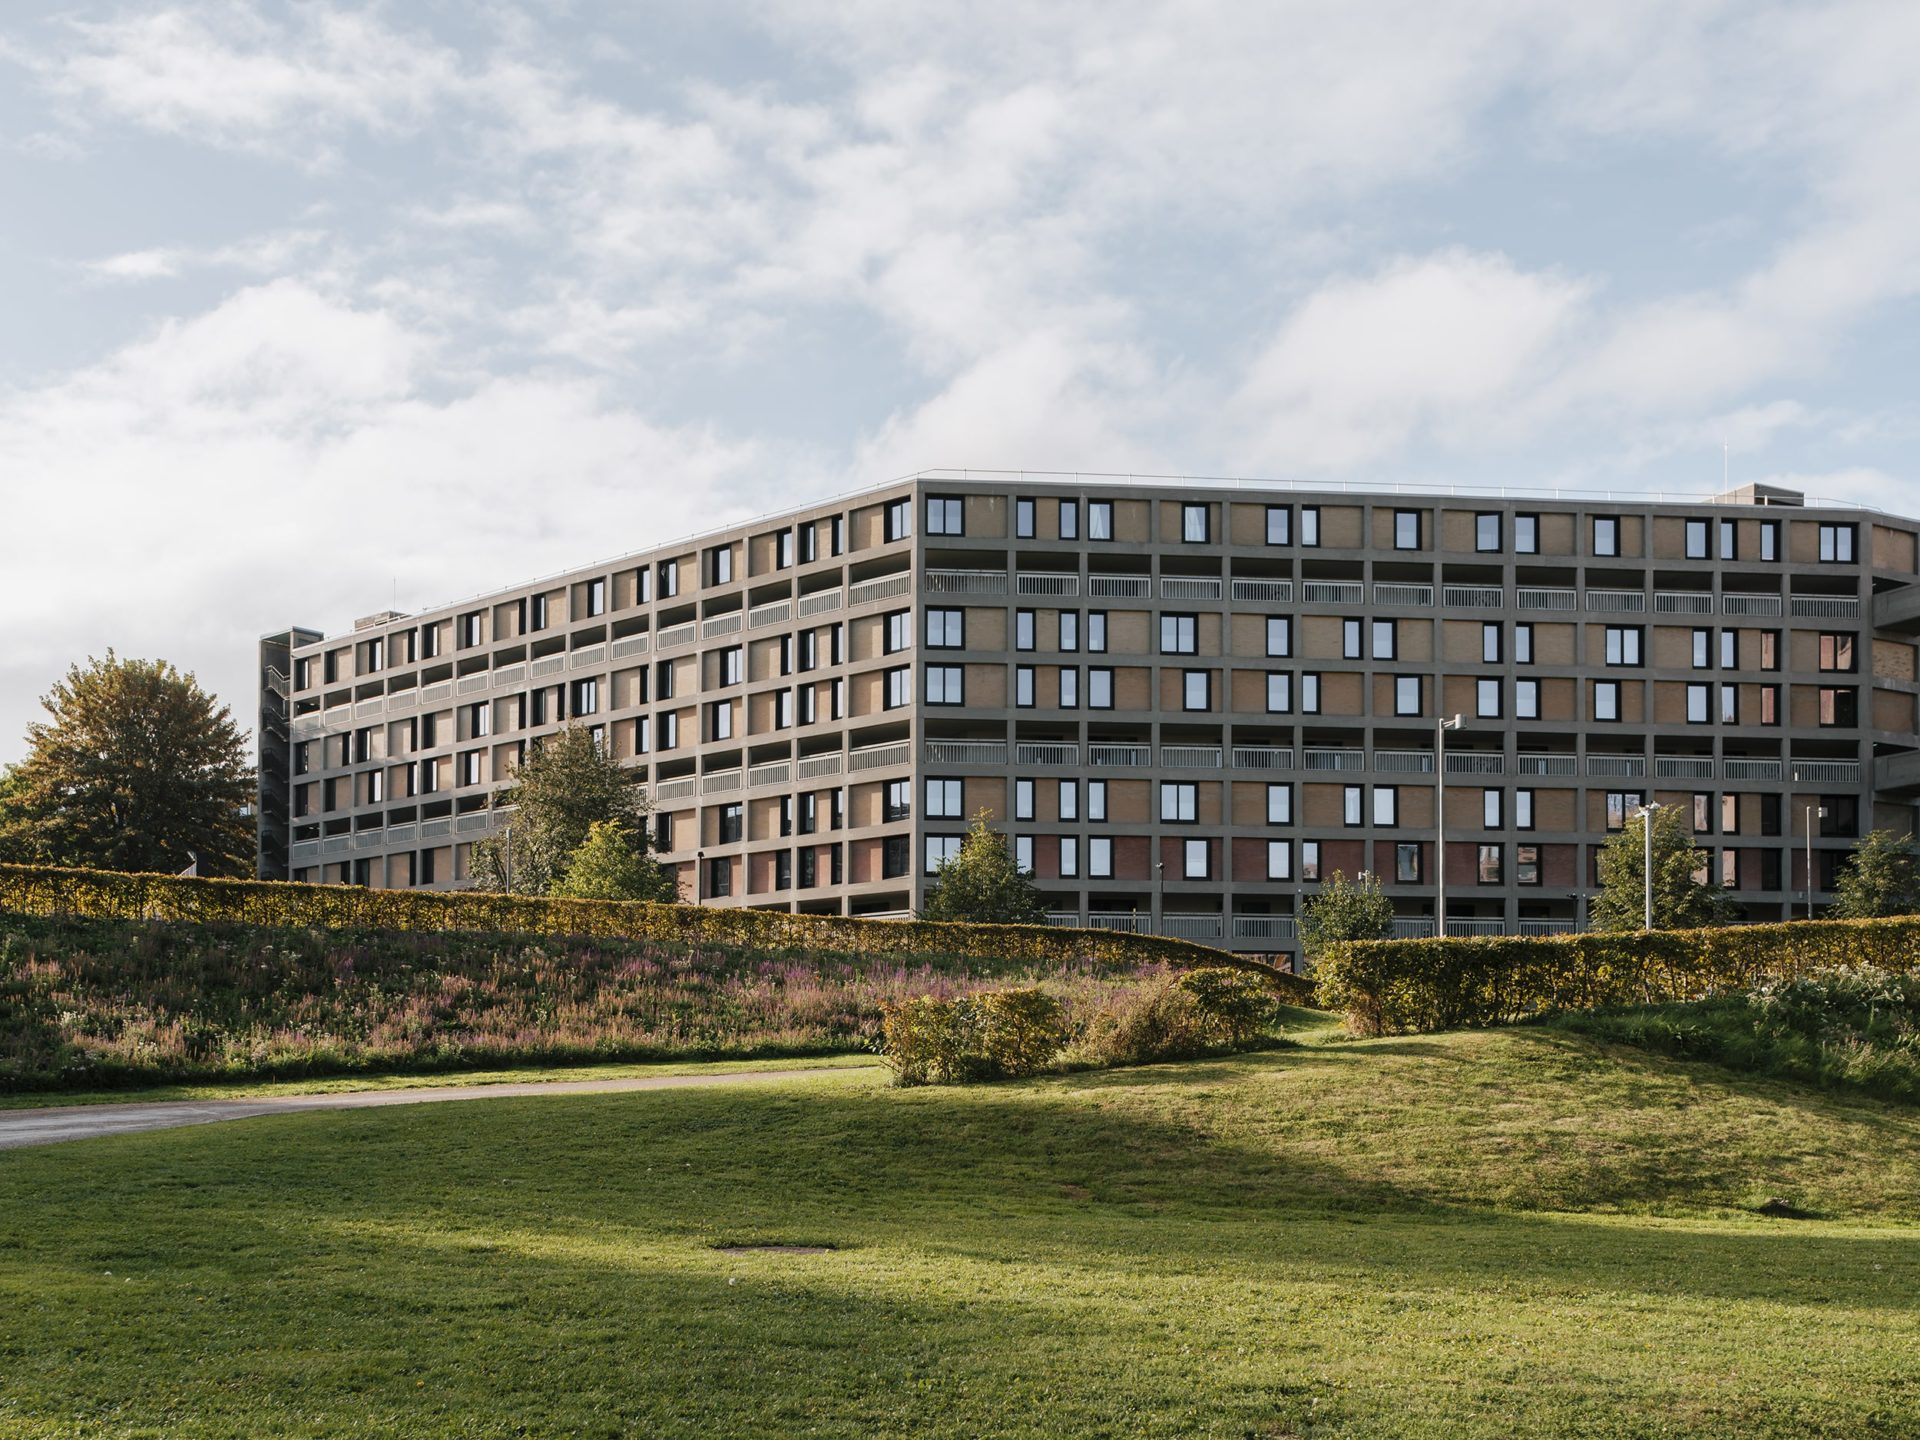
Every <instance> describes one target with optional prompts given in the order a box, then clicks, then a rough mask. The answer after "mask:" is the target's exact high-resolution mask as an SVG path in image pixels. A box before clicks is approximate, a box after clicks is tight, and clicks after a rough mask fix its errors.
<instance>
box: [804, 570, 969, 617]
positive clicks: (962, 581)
mask: <svg viewBox="0 0 1920 1440" xmlns="http://www.w3.org/2000/svg"><path fill="white" fill-rule="evenodd" d="M926 589H927V593H928V594H929V595H1004V594H1006V593H1007V572H1006V571H1004V570H929V571H927V579H926ZM805 606H806V602H805V601H804V600H803V601H802V602H801V608H802V611H803V613H804V610H805Z"/></svg>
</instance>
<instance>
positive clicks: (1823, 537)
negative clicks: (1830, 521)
mask: <svg viewBox="0 0 1920 1440" xmlns="http://www.w3.org/2000/svg"><path fill="white" fill-rule="evenodd" d="M1854 534H1855V530H1854V527H1853V526H1851V525H1822V526H1821V527H1820V563H1821V564H1823V565H1851V564H1852V563H1853V541H1854Z"/></svg>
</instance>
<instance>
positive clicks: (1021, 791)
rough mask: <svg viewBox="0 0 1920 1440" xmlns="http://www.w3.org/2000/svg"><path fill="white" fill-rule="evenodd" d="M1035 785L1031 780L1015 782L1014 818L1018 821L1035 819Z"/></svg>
mask: <svg viewBox="0 0 1920 1440" xmlns="http://www.w3.org/2000/svg"><path fill="white" fill-rule="evenodd" d="M1033 795H1034V784H1033V781H1031V780H1015V781H1014V782H1013V818H1014V819H1016V820H1031V819H1033Z"/></svg>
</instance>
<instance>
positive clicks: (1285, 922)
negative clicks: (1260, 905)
mask: <svg viewBox="0 0 1920 1440" xmlns="http://www.w3.org/2000/svg"><path fill="white" fill-rule="evenodd" d="M1294 933H1295V932H1294V923H1293V916H1291V915H1235V916H1234V917H1233V938H1234V939H1236V940H1286V941H1291V940H1292V939H1293V938H1294Z"/></svg>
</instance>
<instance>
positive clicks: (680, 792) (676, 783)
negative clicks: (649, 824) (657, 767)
mask: <svg viewBox="0 0 1920 1440" xmlns="http://www.w3.org/2000/svg"><path fill="white" fill-rule="evenodd" d="M696 788H697V787H696V784H695V781H694V778H693V776H691V775H677V776H675V777H674V778H673V779H671V780H656V781H655V782H654V785H653V789H652V790H651V792H649V793H651V794H652V796H653V798H654V799H655V800H684V799H686V798H687V797H688V796H689V795H691V794H693V792H694V790H695V789H696Z"/></svg>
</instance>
